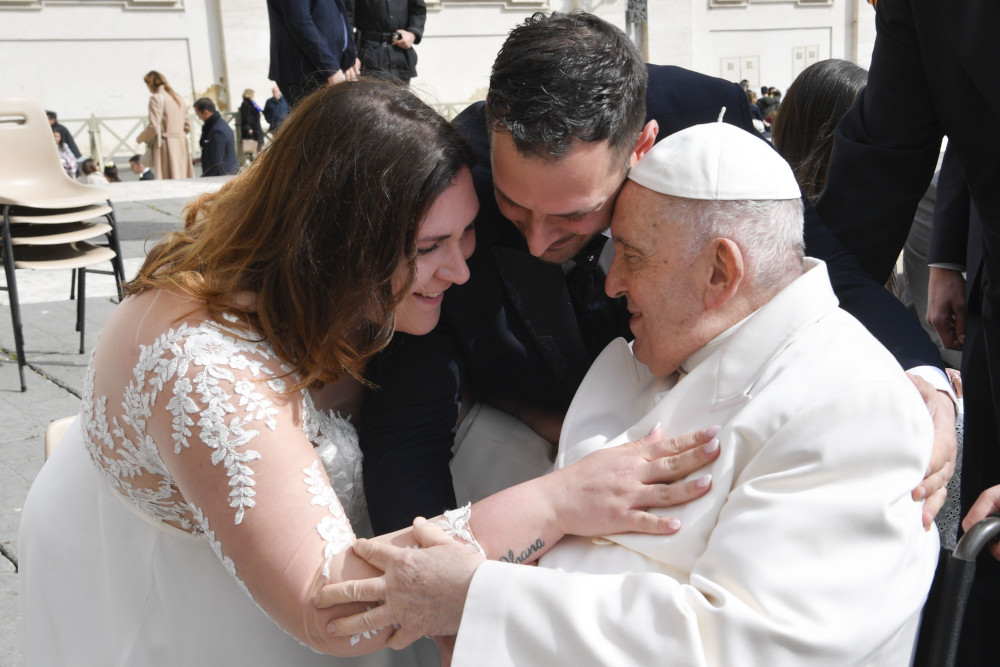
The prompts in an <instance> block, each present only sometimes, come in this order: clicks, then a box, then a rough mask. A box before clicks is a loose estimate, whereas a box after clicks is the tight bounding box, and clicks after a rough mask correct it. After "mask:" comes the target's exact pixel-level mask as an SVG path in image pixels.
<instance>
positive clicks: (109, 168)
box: [104, 160, 131, 183]
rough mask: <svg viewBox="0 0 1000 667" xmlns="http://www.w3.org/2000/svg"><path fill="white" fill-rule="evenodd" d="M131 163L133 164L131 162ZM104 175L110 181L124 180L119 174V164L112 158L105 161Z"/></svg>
mask: <svg viewBox="0 0 1000 667" xmlns="http://www.w3.org/2000/svg"><path fill="white" fill-rule="evenodd" d="M129 164H131V162H130V163H129ZM104 177H105V178H106V179H108V183H121V182H122V179H121V177H119V176H118V165H116V164H115V163H114V162H112V161H111V160H108V161H107V162H105V163H104Z"/></svg>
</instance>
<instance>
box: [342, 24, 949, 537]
mask: <svg viewBox="0 0 1000 667" xmlns="http://www.w3.org/2000/svg"><path fill="white" fill-rule="evenodd" d="M608 54H618V55H617V57H616V58H609V57H608ZM567 72H573V76H570V75H569V74H567ZM647 80H648V87H647ZM723 108H725V112H724V114H723V120H724V121H726V122H730V123H732V124H734V125H737V126H738V127H741V128H743V129H745V130H746V131H748V132H752V133H754V134H755V135H756V132H755V131H754V129H753V124H752V122H751V117H750V112H749V106H748V100H747V97H746V94H745V93H744V92H743V90H742V89H741V88H740V87H739V85H737V84H734V83H730V82H726V81H722V80H721V79H714V78H711V77H707V76H704V75H702V74H697V73H695V72H690V71H687V70H683V69H681V68H678V67H660V66H655V65H650V66H648V68H647V66H646V65H644V64H643V62H642V60H641V57H640V56H639V54H638V52H637V50H636V49H635V46H634V45H633V44H632V43H631V42H630V41H629V40H628V38H627V37H626V36H625V35H624V34H623V33H622V32H621V31H620V30H618V29H617V28H614V27H613V26H611V25H609V24H607V23H606V22H604V21H602V20H601V19H598V18H596V17H594V16H591V15H588V14H576V13H574V14H570V15H553V16H551V17H545V16H543V15H536V16H535V17H533V18H531V19H529V20H528V21H527V22H526V23H525V24H523V25H521V26H519V27H518V28H515V30H514V31H513V32H512V33H511V35H510V37H509V38H508V40H507V42H506V43H505V44H504V47H503V48H502V50H501V52H500V55H499V56H498V58H497V61H496V63H495V64H494V68H493V74H492V77H491V80H490V92H489V96H488V100H487V103H486V105H485V106H484V105H483V104H482V103H478V104H474V105H473V106H472V107H470V108H469V109H466V110H465V111H464V112H463V113H462V114H461V115H460V116H459V117H458V118H456V119H455V125H456V127H458V128H459V131H460V132H462V133H463V135H464V136H465V137H466V138H467V139H468V140H469V142H470V143H471V144H472V146H473V149H474V151H475V152H476V153H477V154H478V156H479V157H480V158H481V164H479V165H478V166H477V167H475V168H474V169H473V178H474V180H475V183H476V188H477V192H478V194H479V198H480V214H479V217H478V218H477V219H476V236H477V247H476V251H475V253H474V254H473V256H472V257H471V258H470V260H469V267H470V270H471V278H470V280H469V281H468V283H466V284H465V285H461V286H454V287H452V288H451V289H450V290H449V291H448V294H447V296H446V298H445V299H444V304H443V307H442V316H441V322H440V324H439V326H438V327H437V329H436V330H435V331H434V332H432V333H431V334H429V335H428V336H423V337H419V338H416V337H408V336H398V337H397V338H396V339H395V340H394V341H393V343H392V345H391V347H390V348H389V349H388V350H387V351H386V352H385V353H383V354H382V355H380V357H379V358H377V359H375V360H373V362H372V363H371V364H369V369H368V375H369V377H370V379H371V380H372V381H373V382H374V384H375V385H376V386H377V387H378V389H377V390H373V391H368V392H367V393H366V395H365V400H364V405H363V408H362V418H361V446H362V449H363V450H364V453H365V461H364V465H365V485H366V495H367V497H368V505H369V510H370V513H371V515H372V523H373V526H374V527H375V530H376V531H377V532H385V531H388V530H393V529H395V528H399V527H401V526H404V525H408V524H409V523H410V521H412V518H413V517H414V516H417V515H424V516H432V515H435V514H437V513H439V512H441V511H442V510H443V509H445V508H447V507H450V506H453V505H454V503H455V495H454V493H453V489H452V480H451V475H450V472H449V459H450V458H451V447H452V444H453V441H454V439H455V432H456V419H457V418H458V416H459V409H460V407H461V405H462V403H463V400H465V402H469V400H471V401H478V402H481V403H486V404H490V405H492V406H495V407H498V408H500V409H502V410H504V411H506V412H508V413H510V414H513V415H516V416H517V417H518V418H520V419H521V420H522V421H524V422H525V423H527V424H529V425H530V426H532V428H533V429H534V430H535V431H536V432H537V433H538V434H539V435H541V436H542V437H543V438H545V439H547V440H550V441H553V440H554V439H556V438H558V432H559V428H560V426H561V422H562V416H563V414H564V412H565V410H566V408H567V406H568V404H569V401H570V399H571V398H572V396H573V394H574V392H575V391H576V389H577V386H578V385H579V383H580V381H581V379H582V377H583V375H584V374H585V373H586V371H587V369H588V367H589V366H590V364H591V362H592V361H593V359H594V358H595V356H596V355H597V354H598V352H600V350H601V349H603V347H604V346H605V345H606V344H607V343H608V342H610V341H611V340H612V339H613V338H615V337H616V336H625V337H627V338H629V339H631V333H630V331H629V318H630V314H629V313H628V311H627V310H626V309H625V306H624V304H623V303H621V302H620V301H619V300H615V299H611V298H610V297H608V296H607V295H606V294H605V293H604V291H603V284H604V271H603V270H602V268H601V267H602V266H603V265H604V264H605V260H606V259H607V258H608V257H609V255H608V253H609V252H610V251H611V250H612V246H611V244H604V241H605V236H604V235H603V232H605V231H606V230H607V228H608V225H609V222H610V218H611V214H612V211H613V208H614V202H615V198H616V197H617V194H618V191H619V190H620V188H621V186H622V183H623V182H624V180H625V175H626V173H627V171H628V169H629V168H630V167H631V166H632V165H633V164H635V162H636V161H637V160H638V159H639V158H641V157H642V155H644V154H645V152H646V151H648V150H649V148H650V147H652V145H653V143H654V142H655V140H656V139H657V137H663V136H667V135H669V134H671V133H673V132H676V131H678V130H681V129H684V128H687V127H690V126H691V125H695V124H699V123H705V122H711V121H714V120H716V119H717V118H718V117H719V116H720V112H721V111H722V110H723ZM487 128H489V130H491V132H488V131H487ZM511 223H513V224H511ZM806 243H807V246H808V251H809V253H810V254H811V255H813V256H818V257H821V258H824V259H826V260H827V261H828V262H829V264H830V272H831V278H832V280H833V282H834V285H835V287H836V288H837V290H838V296H839V298H840V299H841V302H842V303H844V304H845V305H849V306H850V308H849V309H850V310H852V312H854V313H855V314H856V315H857V316H858V317H859V319H862V321H863V322H864V323H865V324H866V325H867V326H868V327H869V329H871V330H873V331H875V332H878V333H879V334H880V338H881V340H883V341H885V342H888V343H891V345H892V350H893V351H894V353H895V354H896V356H897V358H898V359H900V360H901V363H903V365H904V366H905V367H907V368H910V367H913V366H918V365H925V364H928V363H930V364H936V363H939V356H938V353H937V350H936V348H934V346H933V344H932V343H931V342H930V340H929V339H928V338H927V337H926V335H925V334H924V333H923V331H922V329H920V327H919V326H918V325H917V324H916V322H914V321H913V320H912V318H909V324H910V328H907V319H906V318H907V317H909V316H908V314H907V313H906V311H905V309H904V308H903V307H902V306H901V305H900V304H899V303H898V302H896V301H895V300H894V299H892V297H891V296H890V295H889V294H888V293H887V292H886V291H885V290H884V289H883V288H882V287H881V286H880V285H878V284H877V283H875V282H874V281H873V280H871V278H870V277H867V276H864V274H863V272H861V271H859V270H857V268H856V265H854V264H853V262H852V259H851V257H850V256H849V255H847V253H845V252H844V251H843V250H842V249H841V248H840V247H839V244H837V242H836V240H835V239H833V237H832V236H831V235H830V234H829V233H828V232H827V231H826V230H825V228H823V226H822V224H820V223H819V221H818V219H817V218H816V216H815V215H814V214H813V215H810V216H809V217H808V218H807V223H806ZM931 372H932V373H935V372H936V373H939V374H940V375H941V383H942V384H945V385H946V384H947V380H946V379H945V378H944V375H943V373H941V372H940V371H931ZM934 400H939V399H937V398H935V399H934ZM945 402H946V405H945V406H944V407H942V410H941V411H942V412H943V413H947V411H948V410H952V409H953V408H952V407H951V403H950V400H948V399H945ZM951 417H952V420H953V419H954V413H953V412H952V413H951ZM463 427H464V425H463ZM951 443H954V433H953V431H952V436H951ZM943 483H944V481H943V480H934V481H932V482H931V487H932V488H934V489H937V488H938V487H940V486H942V485H943ZM939 495H942V499H943V494H939ZM938 497H939V496H938V495H936V496H935V498H936V500H935V502H939V501H938V500H937V498H938ZM937 507H940V505H939V504H938V505H937ZM932 509H933V511H932V512H931V515H932V516H933V514H934V513H936V508H932Z"/></svg>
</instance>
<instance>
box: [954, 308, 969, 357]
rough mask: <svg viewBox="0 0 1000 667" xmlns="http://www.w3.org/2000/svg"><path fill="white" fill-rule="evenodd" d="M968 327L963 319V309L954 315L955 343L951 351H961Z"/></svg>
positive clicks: (964, 318)
mask: <svg viewBox="0 0 1000 667" xmlns="http://www.w3.org/2000/svg"><path fill="white" fill-rule="evenodd" d="M963 305H964V304H963ZM968 326H969V324H968V320H967V319H966V317H965V308H964V307H963V308H961V309H959V311H958V312H957V313H956V314H955V339H956V341H957V343H956V346H955V347H954V348H952V349H955V350H961V349H962V346H963V345H964V344H965V331H966V329H967V328H968Z"/></svg>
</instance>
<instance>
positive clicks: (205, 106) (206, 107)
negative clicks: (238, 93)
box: [194, 97, 215, 113]
mask: <svg viewBox="0 0 1000 667" xmlns="http://www.w3.org/2000/svg"><path fill="white" fill-rule="evenodd" d="M194 110H195V111H199V112H201V113H205V112H206V111H211V112H212V113H215V102H213V101H212V100H210V99H208V98H207V97H199V98H198V99H197V101H195V103H194Z"/></svg>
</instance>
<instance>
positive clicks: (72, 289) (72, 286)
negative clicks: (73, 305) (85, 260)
mask: <svg viewBox="0 0 1000 667" xmlns="http://www.w3.org/2000/svg"><path fill="white" fill-rule="evenodd" d="M75 298H76V269H73V271H72V273H70V275H69V300H70V301H72V300H73V299H75Z"/></svg>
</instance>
